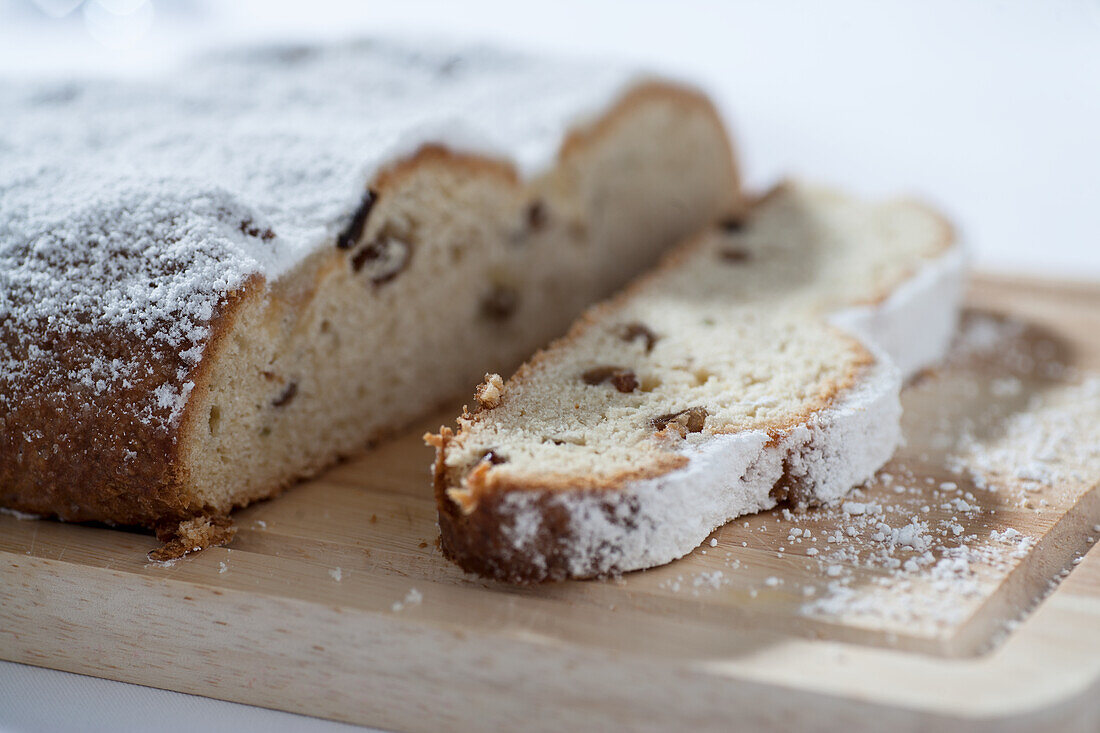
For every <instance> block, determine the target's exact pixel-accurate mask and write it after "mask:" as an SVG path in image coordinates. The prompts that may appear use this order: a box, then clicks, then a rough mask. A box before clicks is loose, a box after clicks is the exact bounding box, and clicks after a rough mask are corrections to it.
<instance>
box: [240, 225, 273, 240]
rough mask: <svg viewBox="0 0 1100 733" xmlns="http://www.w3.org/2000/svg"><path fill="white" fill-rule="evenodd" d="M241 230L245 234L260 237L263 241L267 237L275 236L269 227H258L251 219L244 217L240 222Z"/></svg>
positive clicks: (267, 238)
mask: <svg viewBox="0 0 1100 733" xmlns="http://www.w3.org/2000/svg"><path fill="white" fill-rule="evenodd" d="M241 232H242V233H243V234H247V235H248V236H250V237H256V238H257V239H262V240H264V241H265V242H266V241H268V240H269V239H274V238H275V232H273V231H272V230H271V229H270V228H267V227H265V228H263V229H260V228H259V227H258V226H256V225H255V224H253V223H252V220H251V219H245V220H244V221H242V222H241Z"/></svg>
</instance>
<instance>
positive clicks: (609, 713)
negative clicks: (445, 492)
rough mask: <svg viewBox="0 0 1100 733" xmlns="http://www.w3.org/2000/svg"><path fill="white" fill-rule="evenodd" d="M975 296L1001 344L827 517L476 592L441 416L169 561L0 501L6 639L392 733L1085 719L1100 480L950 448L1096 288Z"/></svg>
mask: <svg viewBox="0 0 1100 733" xmlns="http://www.w3.org/2000/svg"><path fill="white" fill-rule="evenodd" d="M970 302H971V310H970V312H969V314H968V323H969V324H970V325H972V326H973V325H975V324H977V325H978V326H980V325H982V324H986V325H989V324H998V323H1000V324H1003V325H1005V326H1006V329H1008V330H1009V331H1012V333H1014V334H1015V336H1014V337H1013V338H1014V341H1013V343H1012V344H1011V345H1010V346H1006V345H1004V344H999V345H996V346H995V348H993V349H992V350H991V351H990V350H987V351H985V352H981V353H979V354H977V355H976V356H975V355H973V354H962V355H956V357H954V358H953V359H952V360H951V361H950V362H949V363H948V364H947V365H946V366H944V367H942V368H939V369H936V370H934V371H932V372H930V373H927V374H925V375H923V376H921V377H920V378H918V380H917V381H916V382H915V383H914V384H912V385H910V386H909V387H908V388H907V390H906V393H905V395H904V397H903V401H904V404H905V408H906V417H905V432H906V438H907V443H906V446H905V447H903V448H902V449H901V450H900V451H899V453H898V455H897V456H896V457H895V458H894V460H893V461H892V462H891V464H890V465H888V466H887V467H885V469H884V472H883V473H880V476H879V478H878V479H876V480H875V481H874V482H871V483H870V484H868V485H867V486H865V487H861V488H860V489H858V490H857V492H856V493H855V494H853V499H852V502H851V504H850V505H849V506H848V507H847V510H845V508H843V507H841V508H830V509H827V510H824V511H816V512H810V513H807V514H803V515H790V514H789V513H784V512H783V511H782V510H776V511H773V512H766V513H763V514H760V515H756V516H753V517H747V518H744V519H742V520H736V521H734V522H731V523H730V524H728V525H726V526H725V527H722V528H720V529H718V530H717V531H716V532H714V533H713V534H712V537H711V538H712V539H713V544H712V543H711V542H710V541H708V542H706V543H704V544H703V545H702V546H701V547H700V548H698V549H697V550H695V551H694V552H693V553H692V554H691V555H689V556H688V557H686V558H684V559H682V560H680V561H677V562H675V563H672V564H670V565H667V566H665V567H662V568H656V569H653V570H650V571H644V572H638V573H631V574H628V575H626V576H624V577H622V578H618V579H613V580H608V581H594V582H572V583H561V584H553V585H545V586H540V587H533V588H517V587H510V586H505V585H500V584H495V583H489V582H485V581H482V580H479V579H477V578H474V577H472V576H466V575H464V574H463V573H462V572H461V571H459V570H458V569H457V568H455V567H454V566H452V565H451V564H449V563H448V562H446V561H445V560H444V559H443V558H442V557H441V556H440V553H439V550H438V547H437V544H436V539H437V528H436V524H435V508H434V505H433V501H432V496H431V488H430V483H429V472H428V465H429V462H430V460H431V451H430V450H429V449H428V448H426V447H424V445H423V444H422V443H421V441H420V437H419V436H420V435H421V434H422V433H423V432H424V430H425V429H426V428H437V427H438V426H439V424H440V423H441V422H449V421H450V420H451V419H452V418H453V415H454V413H455V411H454V410H448V411H447V412H445V413H444V414H441V415H437V416H435V417H434V418H432V419H429V420H426V421H424V422H423V423H422V424H420V425H417V426H416V427H415V428H414V429H412V430H410V431H409V432H408V433H406V434H404V435H403V436H400V437H398V438H396V439H394V440H392V441H389V442H386V443H384V444H381V445H379V446H377V447H376V448H374V449H373V450H371V451H369V452H368V453H367V454H365V455H363V456H362V457H360V458H358V459H356V460H354V461H350V462H347V463H345V464H342V465H340V466H337V467H335V468H333V469H332V470H330V471H328V472H327V473H325V474H324V475H323V476H321V477H320V478H318V479H316V480H313V481H310V482H308V483H305V484H302V485H300V486H298V487H295V488H294V489H292V490H290V491H288V492H286V493H285V494H284V495H283V496H281V497H279V498H277V499H275V500H272V501H268V502H264V503H262V504H259V505H256V506H254V507H250V508H248V509H246V510H243V511H241V512H238V513H237V514H236V515H235V519H236V522H237V524H238V525H239V526H240V528H241V529H240V532H239V534H238V537H237V539H236V540H235V541H234V542H233V543H232V544H231V545H230V546H229V547H225V548H215V549H211V550H207V551H204V552H201V553H198V554H197V555H194V556H190V557H187V558H185V559H183V560H181V561H179V562H177V563H175V564H174V565H171V566H164V565H158V564H153V563H150V562H149V561H148V560H147V559H146V553H147V552H148V551H149V550H150V549H152V548H153V547H154V546H155V545H156V543H155V540H154V538H152V537H151V536H148V535H145V534H141V533H135V532H127V531H122V530H114V529H108V528H102V527H90V526H77V525H66V524H62V523H58V522H52V521H34V520H30V521H28V520H20V519H17V518H15V517H12V516H6V515H5V516H0V657H2V658H4V659H8V660H12V661H18V662H25V663H29V664H34V665H40V666H46V667H53V668H57V669H63V670H68V671H73V672H80V673H84V674H91V675H96V676H100V677H108V678H111V679H118V680H124V681H128V682H135V683H139V684H144V685H151V686H155V687H163V688H168V689H173V690H179V691H182V692H189V693H195V694H200V695H207V696H210V697H216V698H221V699H226V700H234V701H239V702H244V703H250V704H254V705H261V706H266V707H272V708H278V709H284V710H291V711H295V712H301V713H307V714H310V715H318V716H323V717H328V718H334V719H339V720H346V721H351V722H358V723H364V724H371V725H374V726H380V727H386V728H396V729H409V730H438V729H440V728H443V729H448V730H475V729H476V730H485V729H514V728H519V727H521V726H522V727H523V728H524V729H537V730H541V729H554V730H561V729H563V728H567V727H570V726H578V727H585V728H592V727H599V726H620V727H627V728H630V729H635V730H650V729H654V730H661V729H664V730H668V729H677V730H680V729H686V728H689V727H690V728H695V729H704V730H708V729H723V730H728V729H730V728H738V729H764V730H819V729H830V728H833V727H835V726H841V725H843V726H844V727H845V728H846V729H850V730H882V729H884V728H885V727H887V726H900V727H899V730H918V729H919V730H924V729H936V730H983V729H997V730H1038V729H1041V728H1046V729H1055V730H1082V731H1084V730H1088V731H1094V730H1097V729H1100V555H1098V553H1097V552H1096V551H1093V552H1091V554H1086V553H1088V551H1089V548H1090V547H1091V546H1092V541H1094V537H1095V535H1096V534H1097V532H1095V531H1094V530H1093V527H1094V526H1095V525H1098V524H1100V492H1097V491H1095V489H1096V487H1097V485H1098V482H1100V475H1097V473H1096V472H1091V473H1090V472H1089V471H1087V470H1084V471H1081V472H1078V474H1075V477H1074V478H1073V479H1072V480H1067V481H1059V482H1057V483H1056V484H1054V485H1050V486H1038V487H1037V486H1036V485H1035V484H1034V482H1032V483H1031V484H1027V485H1024V484H1026V483H1027V482H1026V481H1024V482H1022V481H1021V480H1019V479H1018V477H1015V474H1013V469H1014V467H1013V466H1003V467H1002V468H1004V471H1002V472H1000V473H998V472H997V471H994V473H997V475H986V474H989V472H990V471H991V470H992V469H990V467H989V466H981V467H980V469H981V470H978V469H975V467H974V465H961V466H960V463H959V461H960V458H959V456H960V455H962V454H964V453H965V451H963V450H962V449H961V446H963V445H964V444H967V445H969V444H970V443H975V441H976V444H978V445H979V447H980V446H982V445H986V444H987V443H988V445H994V444H999V443H997V441H999V440H1002V439H1003V438H1004V436H1005V435H1007V434H1009V433H1010V431H1009V430H1008V428H1007V427H1005V426H1006V425H1009V424H1010V421H1011V420H1013V419H1014V418H1015V417H1017V416H1019V415H1020V414H1022V413H1026V412H1027V411H1028V410H1032V409H1034V405H1035V404H1037V402H1036V401H1037V400H1040V401H1041V400H1042V399H1046V397H1047V396H1048V395H1050V396H1051V397H1050V398H1051V399H1055V398H1057V396H1058V395H1059V394H1061V393H1060V391H1059V390H1061V389H1063V388H1065V387H1066V386H1067V385H1071V386H1072V385H1074V384H1076V383H1077V382H1079V381H1080V380H1081V379H1082V376H1083V375H1084V374H1086V373H1087V372H1088V370H1094V371H1098V372H1100V286H1097V285H1089V284H1073V285H1071V284H1066V283H1053V282H1036V281H1029V280H1007V279H1004V278H991V277H984V278H978V279H977V280H976V281H975V283H974V286H973V288H972V292H971V298H970ZM1024 357H1027V358H1026V359H1025V358H1024ZM1031 357H1034V358H1033V359H1032V358H1031ZM1023 362H1026V363H1023ZM1044 365H1048V366H1049V365H1061V366H1066V367H1068V368H1065V369H1062V368H1059V369H1053V368H1049V369H1048V368H1045V366H1044ZM1068 394H1070V395H1071V396H1072V394H1073V393H1072V392H1069V393H1068ZM1085 409H1086V410H1089V409H1091V410H1094V411H1095V414H1096V416H1097V419H1098V420H1100V405H1095V404H1093V405H1086V407H1085ZM967 441H969V442H970V443H967ZM987 447H988V446H987ZM963 463H965V460H964V461H963ZM982 471H984V472H985V473H984V474H983V473H982ZM887 474H888V476H887ZM967 496H969V498H964V497H967ZM960 502H962V503H961V504H960ZM960 506H962V507H964V509H960V508H959V507H960ZM865 507H866V509H865ZM872 508H873V509H872ZM868 512H871V513H873V512H878V514H877V515H875V517H874V518H872V519H868V515H867V513H868ZM880 519H881V521H882V523H884V524H885V525H888V526H890V527H894V528H898V527H902V526H904V525H905V524H906V523H907V522H912V521H917V520H919V521H921V522H924V525H927V526H928V527H929V528H930V530H929V531H930V533H932V534H935V532H936V531H939V530H936V528H942V527H952V526H956V525H957V526H959V527H960V531H959V533H958V536H957V537H955V536H953V532H951V531H948V532H946V538H945V539H942V538H939V535H936V536H937V540H936V543H937V544H936V545H935V546H934V547H932V548H931V549H929V550H927V552H929V553H930V554H929V556H928V558H927V563H926V564H925V565H922V566H921V567H920V568H919V569H917V570H915V571H914V572H910V573H906V572H905V571H904V568H905V567H906V566H905V565H904V563H905V561H906V560H908V559H914V560H916V561H919V560H920V556H921V548H919V547H916V548H913V547H908V546H905V545H904V543H903V542H901V543H895V544H896V545H897V546H893V545H890V543H889V542H886V543H884V542H882V541H876V540H874V539H873V538H872V537H871V534H874V533H876V530H875V527H874V522H878V521H879V520H880ZM869 522H870V523H869ZM924 525H922V526H924ZM849 527H851V528H853V530H852V534H851V536H849V535H848V531H849V530H848V528H849ZM794 528H797V529H798V530H799V533H798V535H799V536H798V537H795V536H794V534H793V533H792V529H794ZM1009 528H1011V529H1012V530H1013V531H1014V532H1018V533H1019V535H1020V536H1021V537H1023V538H1026V539H1027V543H1025V544H1023V545H1021V544H1019V543H1018V542H1017V543H1016V544H1013V543H1012V542H1009V543H1007V544H1006V542H1005V541H1004V540H1003V539H1001V538H1002V536H1003V535H1002V533H1003V532H1004V531H1005V530H1007V529H1009ZM807 531H809V534H808V535H805V534H804V533H805V532H807ZM836 532H840V533H841V534H842V535H843V538H842V539H843V541H842V542H840V541H838V542H829V541H828V540H827V538H828V537H830V536H832V535H833V534H834V533H836ZM857 534H858V536H857ZM1013 537H1015V535H1013ZM964 540H966V542H965V543H964V542H963V541H964ZM961 544H965V545H966V547H965V548H964V549H965V550H966V552H968V553H969V554H968V555H967V557H969V558H970V559H969V562H968V563H967V564H966V568H965V573H962V574H961V575H960V577H959V578H958V579H956V580H957V581H958V582H955V581H954V580H953V581H952V582H943V579H942V578H939V582H936V581H937V579H936V578H935V577H932V576H930V575H929V574H928V571H929V568H932V567H936V566H935V565H930V564H928V563H932V562H933V561H937V562H938V561H939V560H940V559H941V557H940V555H943V554H944V553H945V552H946V551H945V550H944V548H945V547H952V548H955V547H956V545H961ZM1021 547H1023V548H1024V550H1025V551H1020V548H1021ZM883 548H886V550H888V553H889V557H888V558H887V560H889V561H890V562H894V561H896V563H894V565H895V566H894V567H891V566H888V565H884V564H883V562H884V560H883V558H884V557H885V555H883V554H882V553H883V552H884V551H886V550H884V549H883ZM876 553H877V554H876ZM933 556H934V557H933ZM899 563H900V564H902V568H900V569H899V568H897V567H896V565H897V564H899ZM913 567H914V568H916V565H913ZM1070 568H1072V572H1071V573H1069V574H1068V576H1067V571H1068V570H1069V569H1070ZM1063 579H1064V580H1063ZM1059 581H1061V582H1059Z"/></svg>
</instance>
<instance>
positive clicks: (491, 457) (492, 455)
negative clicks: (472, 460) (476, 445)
mask: <svg viewBox="0 0 1100 733" xmlns="http://www.w3.org/2000/svg"><path fill="white" fill-rule="evenodd" d="M478 460H479V461H488V462H489V463H491V464H492V465H494V466H499V465H500V464H502V463H507V462H508V459H507V458H505V457H504V456H502V455H501V454H499V453H497V451H496V448H490V449H489V450H487V451H485V452H483V453H482V454H481V458H479V459H478Z"/></svg>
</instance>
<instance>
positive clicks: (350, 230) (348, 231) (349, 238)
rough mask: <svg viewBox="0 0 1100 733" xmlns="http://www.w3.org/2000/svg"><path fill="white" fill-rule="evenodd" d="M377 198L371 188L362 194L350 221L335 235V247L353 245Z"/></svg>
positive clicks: (350, 246) (342, 247)
mask: <svg viewBox="0 0 1100 733" xmlns="http://www.w3.org/2000/svg"><path fill="white" fill-rule="evenodd" d="M377 200H378V194H376V193H375V192H374V190H373V189H370V188H368V189H367V191H366V193H364V194H363V200H362V201H360V203H359V208H358V209H356V210H355V213H354V214H352V217H351V221H349V222H348V225H347V226H346V227H344V231H342V232H340V235H339V236H338V237H336V246H337V247H339V248H340V249H351V248H352V247H354V246H355V243H356V242H358V241H359V238H360V237H362V236H363V229H364V228H365V227H366V226H367V217H368V216H370V210H371V209H372V208H374V202H375V201H377Z"/></svg>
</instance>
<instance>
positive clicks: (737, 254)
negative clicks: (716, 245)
mask: <svg viewBox="0 0 1100 733" xmlns="http://www.w3.org/2000/svg"><path fill="white" fill-rule="evenodd" d="M718 256H719V257H721V258H722V260H723V261H724V262H729V263H731V264H739V263H742V262H748V261H749V260H751V259H752V253H751V252H749V251H748V250H747V249H745V248H743V247H726V248H724V249H721V250H719V251H718Z"/></svg>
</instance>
